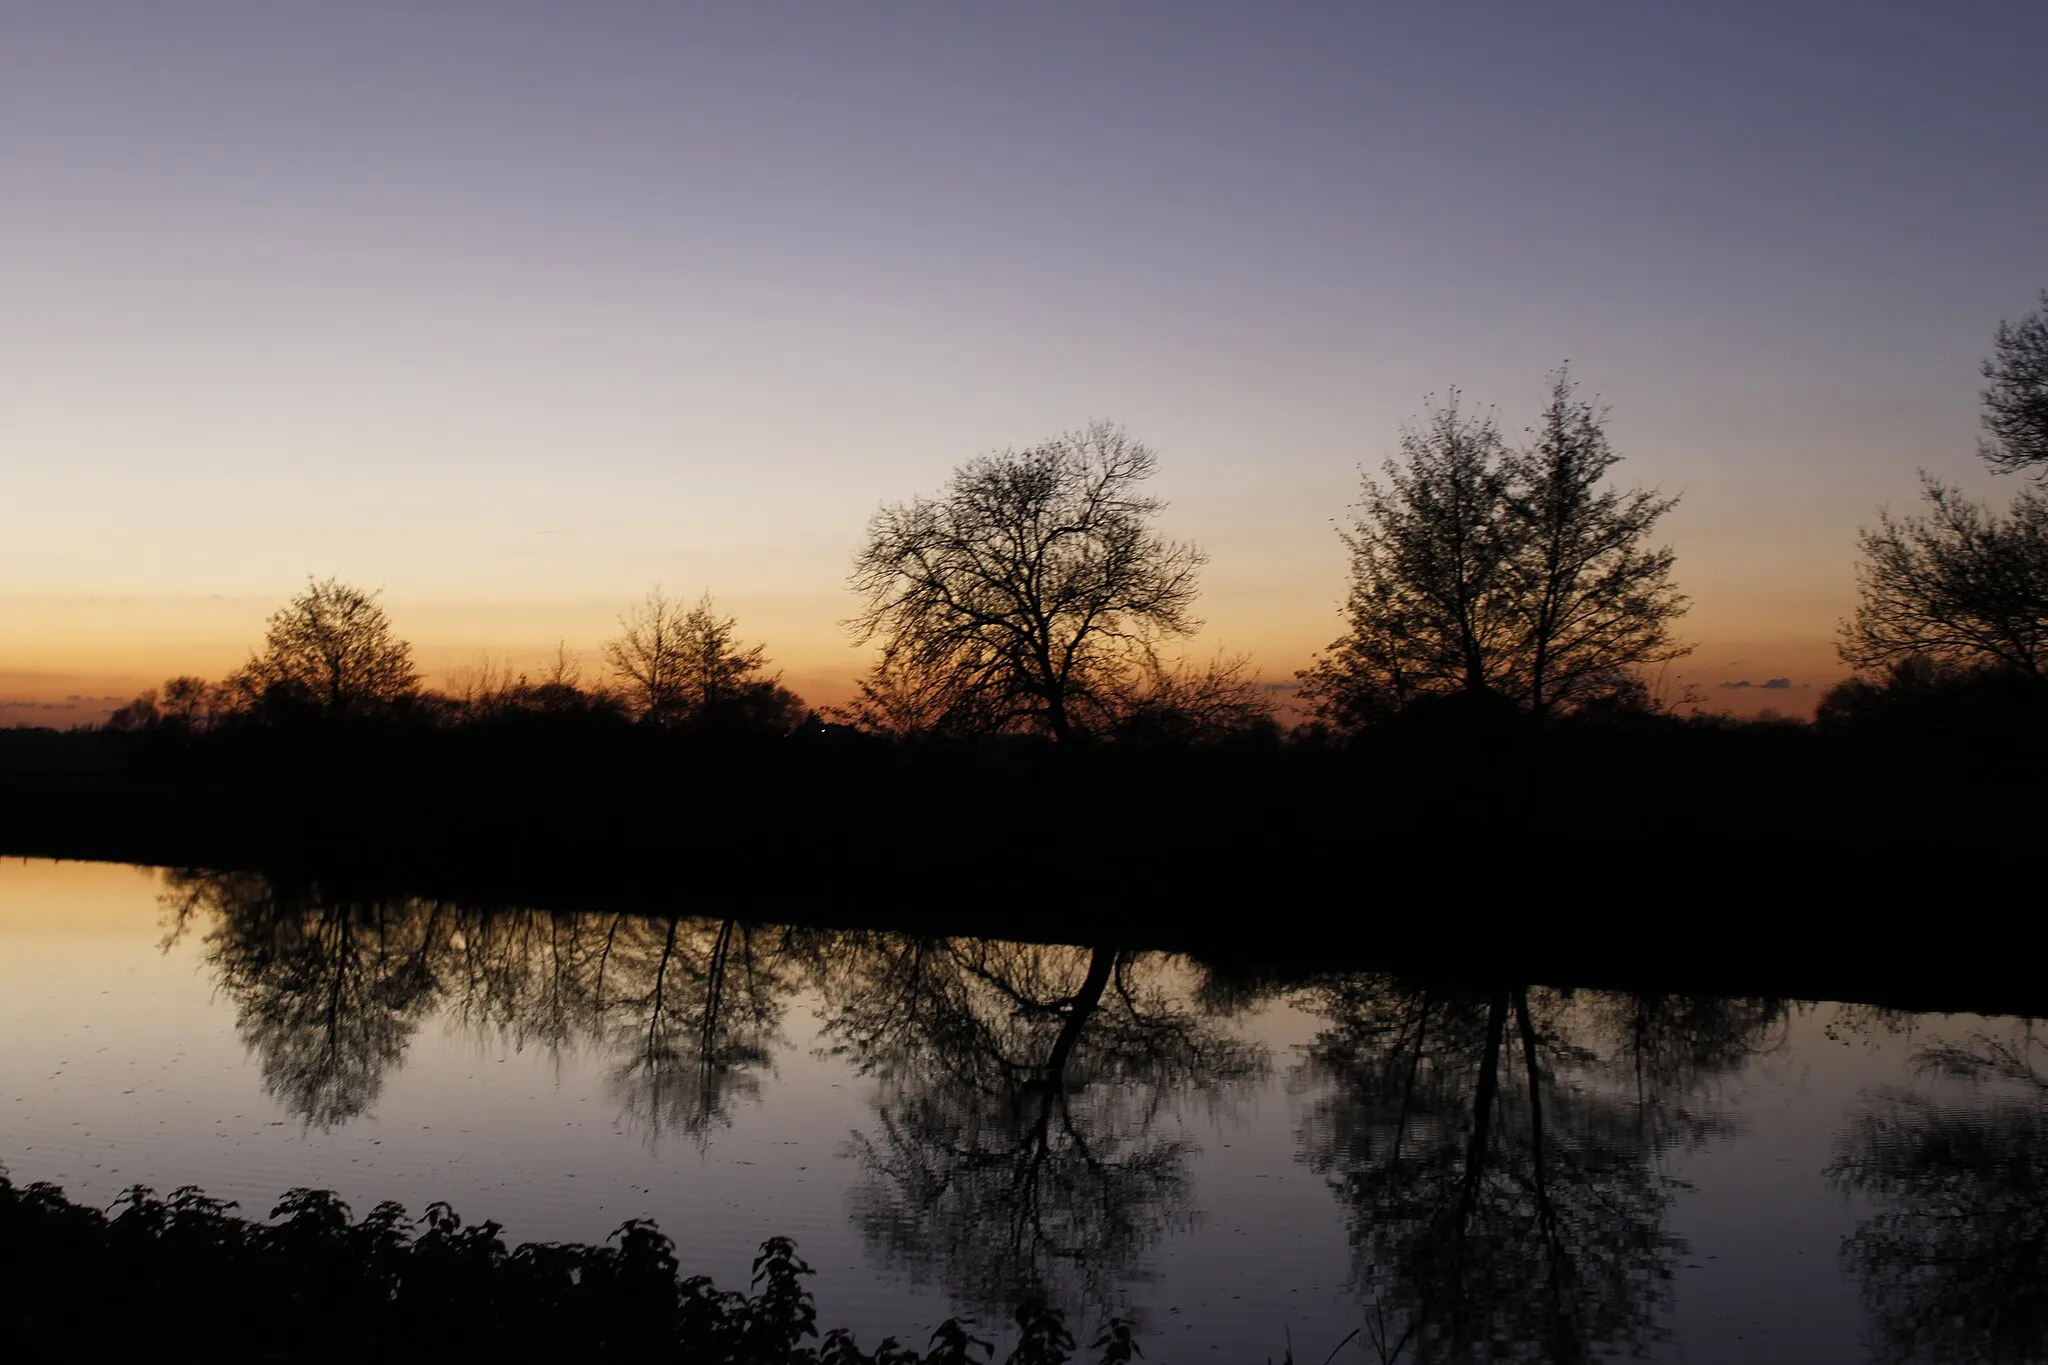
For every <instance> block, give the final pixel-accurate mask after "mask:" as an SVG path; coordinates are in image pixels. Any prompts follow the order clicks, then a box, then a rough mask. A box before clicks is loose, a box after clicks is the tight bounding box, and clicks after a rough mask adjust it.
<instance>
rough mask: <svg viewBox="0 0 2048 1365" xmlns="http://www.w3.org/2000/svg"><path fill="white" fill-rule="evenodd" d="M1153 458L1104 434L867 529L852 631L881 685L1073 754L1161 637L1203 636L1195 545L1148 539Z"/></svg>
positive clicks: (960, 480) (994, 459)
mask: <svg viewBox="0 0 2048 1365" xmlns="http://www.w3.org/2000/svg"><path fill="white" fill-rule="evenodd" d="M1155 465H1156V461H1155V458H1154V456H1153V453H1152V451H1151V450H1150V449H1149V448H1147V447H1146V446H1144V445H1142V444H1141V443H1139V442H1137V441H1134V440H1132V439H1131V438H1130V437H1129V436H1128V435H1126V434H1125V432H1124V431H1123V429H1122V428H1121V427H1116V426H1112V425H1109V424H1107V423H1096V424H1094V425H1093V426H1090V427H1089V428H1088V429H1087V430H1086V431H1079V432H1069V433H1068V434H1066V435H1064V436H1061V437H1059V438H1057V439H1055V440H1051V441H1047V442H1045V443H1043V444H1041V445H1038V446H1035V447H1033V448H1032V449H1030V450H1027V451H1024V452H1022V453H1018V452H1015V451H1003V452H1000V453H997V454H992V455H987V456H983V457H981V458H979V459H976V460H972V461H970V462H969V463H967V464H965V465H963V466H961V467H960V468H959V469H958V470H956V471H955V472H954V475H953V478H952V482H951V483H950V484H949V485H948V487H947V489H946V491H945V492H944V493H943V494H941V495H940V496H939V497H937V498H923V497H920V498H915V499H913V500H912V501H910V502H908V503H896V504H892V505H889V506H885V507H883V508H882V509H881V510H880V511H879V512H877V513H876V514H875V516H874V517H873V519H872V520H870V522H869V523H868V539H867V544H866V546H865V547H864V548H863V549H862V550H861V552H860V554H859V555H858V556H857V557H856V559H855V561H854V569H853V574H852V577H851V580H850V586H851V587H852V589H853V590H854V591H855V592H856V593H858V594H860V596H861V598H862V599H863V604H862V610H861V611H860V613H859V614H858V615H857V616H856V617H854V618H853V620H852V621H851V622H850V624H851V625H852V627H853V629H854V632H855V634H856V636H857V637H858V639H859V641H860V642H861V643H863V644H865V643H867V642H869V641H873V640H880V641H881V643H882V659H881V661H880V663H879V664H878V665H877V668H876V673H875V681H876V682H877V683H878V684H880V683H886V684H887V685H888V686H889V688H891V689H893V690H894V691H896V692H898V693H901V692H903V691H905V690H906V689H907V690H908V692H909V693H910V694H911V695H914V696H916V697H918V698H920V700H921V705H922V706H923V707H924V709H926V710H929V711H931V712H932V713H934V714H936V715H938V716H940V717H943V718H947V719H949V720H953V721H959V720H962V719H963V718H964V719H965V721H966V722H967V723H969V724H971V726H972V727H973V728H977V729H988V730H1021V731H1026V732H1037V733H1044V734H1049V735H1051V736H1052V737H1053V738H1054V739H1055V740H1059V741H1062V742H1065V741H1068V740H1072V739H1074V738H1076V737H1077V736H1080V735H1084V734H1087V733H1089V732H1090V731H1091V730H1093V729H1094V728H1097V726H1098V725H1099V723H1100V721H1101V718H1102V716H1103V715H1104V713H1105V711H1106V708H1107V705H1108V702H1109V699H1110V698H1111V696H1112V695H1113V694H1114V693H1115V691H1116V689H1117V687H1118V686H1119V684H1120V683H1121V682H1122V681H1123V680H1125V679H1126V678H1127V677H1128V676H1129V674H1130V673H1131V671H1132V670H1133V669H1136V668H1141V667H1144V666H1147V665H1149V664H1151V663H1152V662H1153V661H1154V659H1155V650H1156V646H1157V645H1158V643H1159V641H1161V640H1162V639H1165V638H1168V637H1173V636H1183V635H1187V634H1190V633H1192V632H1193V631H1195V630H1196V629H1197V628H1198V627H1199V624H1200V623H1199V622H1198V621H1197V620H1196V619H1195V617H1194V614H1193V607H1194V600H1195V593H1196V588H1195V575H1196V571H1197V569H1199V568H1200V566H1201V565H1202V563H1203V562H1204V557H1203V555H1202V553H1201V552H1200V551H1199V550H1197V549H1195V548H1194V547H1193V546H1191V545H1186V544H1181V543H1178V542H1175V541H1169V540H1166V539H1165V538H1163V537H1162V536H1160V535H1159V534H1158V533H1157V532H1156V531H1154V530H1153V529H1152V519H1153V517H1154V516H1156V515H1157V514H1158V513H1159V511H1160V510H1161V509H1162V508H1163V507H1164V506H1165V504H1164V503H1163V502H1162V501H1160V500H1159V499H1157V498H1152V497H1146V496H1144V495H1143V494H1141V493H1140V492H1139V487H1140V485H1142V484H1143V483H1144V481H1145V480H1146V479H1148V478H1150V477H1151V476H1152V474H1153V471H1154V468H1155Z"/></svg>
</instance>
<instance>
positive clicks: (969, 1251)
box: [823, 934, 1268, 1313]
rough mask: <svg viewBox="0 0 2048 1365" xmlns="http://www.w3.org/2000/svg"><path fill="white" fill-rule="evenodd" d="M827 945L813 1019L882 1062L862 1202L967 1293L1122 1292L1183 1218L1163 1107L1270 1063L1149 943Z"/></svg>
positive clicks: (870, 1061)
mask: <svg viewBox="0 0 2048 1365" xmlns="http://www.w3.org/2000/svg"><path fill="white" fill-rule="evenodd" d="M831 964H832V965H831V967H830V970H828V971H827V972H826V973H825V974H824V977H823V984H824V988H825V998H826V1000H827V1002H828V1013H827V1018H826V1024H825V1036H826V1038H828V1039H829V1040H830V1042H831V1045H832V1047H833V1048H834V1049H835V1050H836V1051H837V1052H838V1053H839V1054H840V1055H842V1056H845V1057H846V1058H848V1059H849V1060H850V1061H851V1062H852V1064H853V1065H854V1066H855V1068H856V1069H857V1070H858V1071H859V1073H860V1074H862V1075H865V1076H869V1077H872V1078H873V1079H874V1080H875V1081H877V1082H878V1085H877V1093H876V1097H875V1101H874V1106H875V1121H874V1124H873V1126H872V1127H871V1128H870V1129H868V1130H867V1131H864V1132H861V1133H858V1134H856V1135H855V1137H854V1139H853V1144H852V1146H853V1152H854V1154H855V1156H856V1157H857V1158H858V1160H859V1162H860V1164H861V1168H862V1171H863V1177H864V1178H863V1181H862V1183H861V1184H860V1186H859V1187H858V1188H857V1190H856V1192H855V1195H854V1200H853V1202H854V1210H855V1218H856V1220H857V1221H858V1223H859V1225H860V1228H861V1230H862V1232H863V1234H864V1235H865V1236H866V1238H867V1239H868V1241H869V1243H870V1244H871V1245H873V1246H874V1247H876V1248H877V1249H879V1250H880V1251H881V1252H882V1254H883V1255H884V1256H885V1257H886V1259H887V1260H888V1261H889V1262H891V1263H892V1264H895V1265H898V1266H901V1267H903V1268H905V1269H906V1270H908V1271H909V1272H910V1273H911V1274H912V1275H914V1276H915V1277H917V1278H919V1279H921V1280H926V1281H936V1282H938V1283H941V1284H943V1285H945V1286H946V1288H947V1289H948V1290H949V1291H950V1292H951V1294H952V1295H953V1297H954V1299H955V1301H956V1302H958V1303H961V1304H963V1305H967V1306H970V1307H971V1308H972V1309H974V1310H978V1311H983V1312H989V1313H1000V1312H1002V1311H1005V1310H1006V1309H1007V1308H1009V1307H1011V1306H1014V1305H1015V1304H1017V1303H1020V1302H1023V1301H1025V1300H1028V1299H1039V1300H1042V1301H1045V1302H1049V1303H1053V1304H1056V1305H1061V1306H1069V1305H1082V1304H1087V1305H1103V1304H1111V1303H1115V1302H1116V1301H1117V1299H1118V1294H1119V1288H1120V1286H1122V1285H1124V1284H1126V1283H1128V1282H1129V1281H1131V1280H1132V1279H1134V1278H1137V1277H1138V1276H1140V1275H1141V1274H1142V1266H1143V1260H1144V1257H1145V1254H1146V1253H1147V1252H1148V1251H1149V1250H1150V1249H1151V1248H1152V1247H1154V1246H1155V1245H1156V1244H1157V1242H1158V1241H1159V1239H1160V1238H1161V1237H1162V1236H1163V1235H1164V1234H1165V1233H1166V1231H1168V1230H1169V1229H1171V1228H1174V1227H1178V1226H1185V1225H1187V1224H1188V1223H1189V1222H1191V1221H1192V1219H1193V1218H1194V1210H1193V1204H1192V1200H1191V1197H1190V1190H1189V1177H1188V1169H1187V1165H1188V1158H1189V1156H1190V1154H1191V1152H1192V1150H1193V1144H1192V1141H1191V1139H1190V1138H1189V1137H1187V1136H1186V1135H1185V1134H1184V1133H1182V1132H1181V1131H1179V1130H1178V1129H1177V1128H1176V1127H1173V1126H1171V1125H1169V1124H1168V1123H1167V1122H1166V1119H1167V1117H1168V1114H1169V1111H1170V1110H1173V1109H1174V1108H1176V1107H1177V1106H1178V1105H1179V1104H1181V1103H1183V1102H1185V1101H1186V1100H1187V1099H1189V1098H1191V1097H1201V1098H1204V1099H1207V1100H1209V1101H1210V1102H1211V1103H1223V1102H1227V1099H1228V1097H1229V1095H1230V1094H1231V1092H1232V1091H1233V1090H1234V1089H1235V1088H1236V1087H1238V1086H1240V1085H1242V1084H1244V1083H1246V1082H1248V1081H1251V1080H1253V1079H1255V1078H1258V1077H1260V1076H1262V1075H1263V1074H1264V1072H1265V1070H1266V1068H1267V1066H1268V1060H1267V1056H1266V1052H1265V1049H1264V1048H1262V1047H1260V1046H1259V1045H1257V1044H1254V1043H1250V1042H1247V1041H1245V1040H1243V1039H1241V1038H1238V1037H1236V1036H1234V1035H1232V1034H1231V1033H1230V1032H1228V1031H1226V1030H1225V1029H1224V1028H1223V1027H1221V1026H1220V1021H1218V1020H1217V1019H1215V1018H1214V1017H1211V1016H1207V1015H1204V1014H1202V1013H1199V1012H1197V1011H1196V1010H1194V1009H1192V1008H1190V1007H1189V1006H1188V1005H1187V1004H1186V1003H1185V1002H1186V1000H1187V996H1188V992H1187V991H1186V990H1185V989H1184V987H1185V983H1184V982H1181V981H1177V980H1175V979H1173V964H1172V963H1171V962H1170V961H1169V960H1168V959H1164V958H1162V957H1160V956H1158V955H1134V954H1130V953H1124V952H1117V951H1114V950H1111V949H1106V948H1098V949H1094V950H1088V949H1080V948H1054V947H1043V946H1035V945H1026V944H1015V943H990V942H983V941H977V940H945V941H940V940H929V939H913V938H904V937H900V936H896V935H888V934H863V935H849V936H847V937H846V938H845V939H843V940H842V941H841V942H840V943H838V944H837V945H835V949H834V952H833V953H832V955H831Z"/></svg>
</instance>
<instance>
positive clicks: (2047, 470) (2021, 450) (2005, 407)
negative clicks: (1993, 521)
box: [1977, 289, 2048, 479]
mask: <svg viewBox="0 0 2048 1365" xmlns="http://www.w3.org/2000/svg"><path fill="white" fill-rule="evenodd" d="M1994 344H1995V345H1996V347H1997V350H1996V352H1995V353H1994V354H1993V355H1992V357H1991V359H1989V360H1987V361H1985V362H1984V377H1985V378H1986V379H1988V380H1990V381H1991V382H1990V384H1989V385H1988V386H1987V387H1986V388H1985V389H1984V391H1983V394H1982V397H1983V400H1984V419H1983V420H1984V430H1985V433H1986V435H1985V437H1984V439H1983V440H1982V441H1981V442H1980V443H1979V444H1978V447H1977V450H1978V453H1979V454H1981V455H1982V456H1983V457H1984V461H1985V463H1987V464H1989V465H1990V466H1991V467H1992V468H1993V469H1996V470H1998V471H2000V472H2001V473H2005V474H2024V473H2032V474H2033V475H2034V477H2035V478H2037V479H2048V289H2044V290H2042V291H2041V306H2040V307H2039V308H2037V309H2036V310H2035V311H2033V312H2032V313H2029V314H2028V315H2027V316H2026V317H2023V318H2021V319H2020V320H2019V321H2018V322H2001V323H1999V324H1998V335H1997V337H1996V339H1995V341H1994Z"/></svg>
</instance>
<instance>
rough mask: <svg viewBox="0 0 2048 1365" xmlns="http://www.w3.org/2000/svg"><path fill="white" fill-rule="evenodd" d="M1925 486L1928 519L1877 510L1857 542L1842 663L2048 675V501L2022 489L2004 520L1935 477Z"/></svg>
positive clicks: (1876, 667) (1926, 479)
mask: <svg viewBox="0 0 2048 1365" xmlns="http://www.w3.org/2000/svg"><path fill="white" fill-rule="evenodd" d="M1921 483H1922V490H1923V491H1922V497H1923V499H1924V500H1925V502H1926V504H1927V510H1926V511H1925V512H1924V513H1923V514H1922V515H1920V516H1902V517H1894V516H1893V515H1892V514H1891V513H1890V512H1889V511H1881V512H1879V514H1878V524H1877V526H1876V528H1875V529H1866V530H1863V531H1861V532H1859V533H1858V535H1857V543H1858V546H1859V548H1860V549H1861V550H1862V553H1863V562H1862V563H1861V564H1859V565H1858V566H1857V569H1856V581H1857V587H1858V590H1859V591H1860V592H1861V594H1862V601H1861V603H1860V604H1859V605H1858V606H1857V608H1856V615H1855V616H1854V617H1853V618H1852V619H1850V620H1848V621H1845V622H1843V623H1842V640H1841V645H1840V648H1839V653H1840V655H1841V658H1842V661H1843V662H1844V663H1847V664H1850V665H1851V666H1853V667H1855V668H1858V669H1869V670H1879V669H1886V668H1889V667H1891V666H1892V665H1894V664H1898V663H1901V662H1903V661H1905V660H1907V659H1911V658H1916V657H1917V658H1925V659H1931V660H1933V661H1935V662H1936V663H1940V664H1947V665H1957V666H1966V667H1967V666H1974V665H1990V666H1993V667H1997V668H2003V669H2011V670H2013V671H2015V672H2018V673H2022V674H2025V675H2027V676H2028V677H2033V678H2040V677H2042V676H2044V674H2048V496H2044V495H2043V494H2041V493H2040V492H2037V491H2035V490H2032V489H2028V490H2025V491H2023V492H2022V493H2020V495H2019V496H2018V497H2016V498H2014V499H2013V502H2012V506H2011V508H2010V509H2009V510H2008V511H2007V513H2006V514H2005V515H2004V516H2002V517H2001V516H1999V515H1997V514H1996V513H1993V512H1991V511H1989V510H1987V509H1986V508H1985V507H1984V506H1982V505H1981V504H1978V503H1975V502H1972V501H1971V500H1970V499H1968V498H1966V497H1964V496H1963V495H1962V494H1961V493H1959V492H1957V491H1956V490H1955V489H1953V488H1951V487H1949V486H1948V485H1946V484H1944V483H1942V482H1941V481H1940V480H1938V479H1934V478H1931V477H1928V476H1926V475H1922V476H1921Z"/></svg>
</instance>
